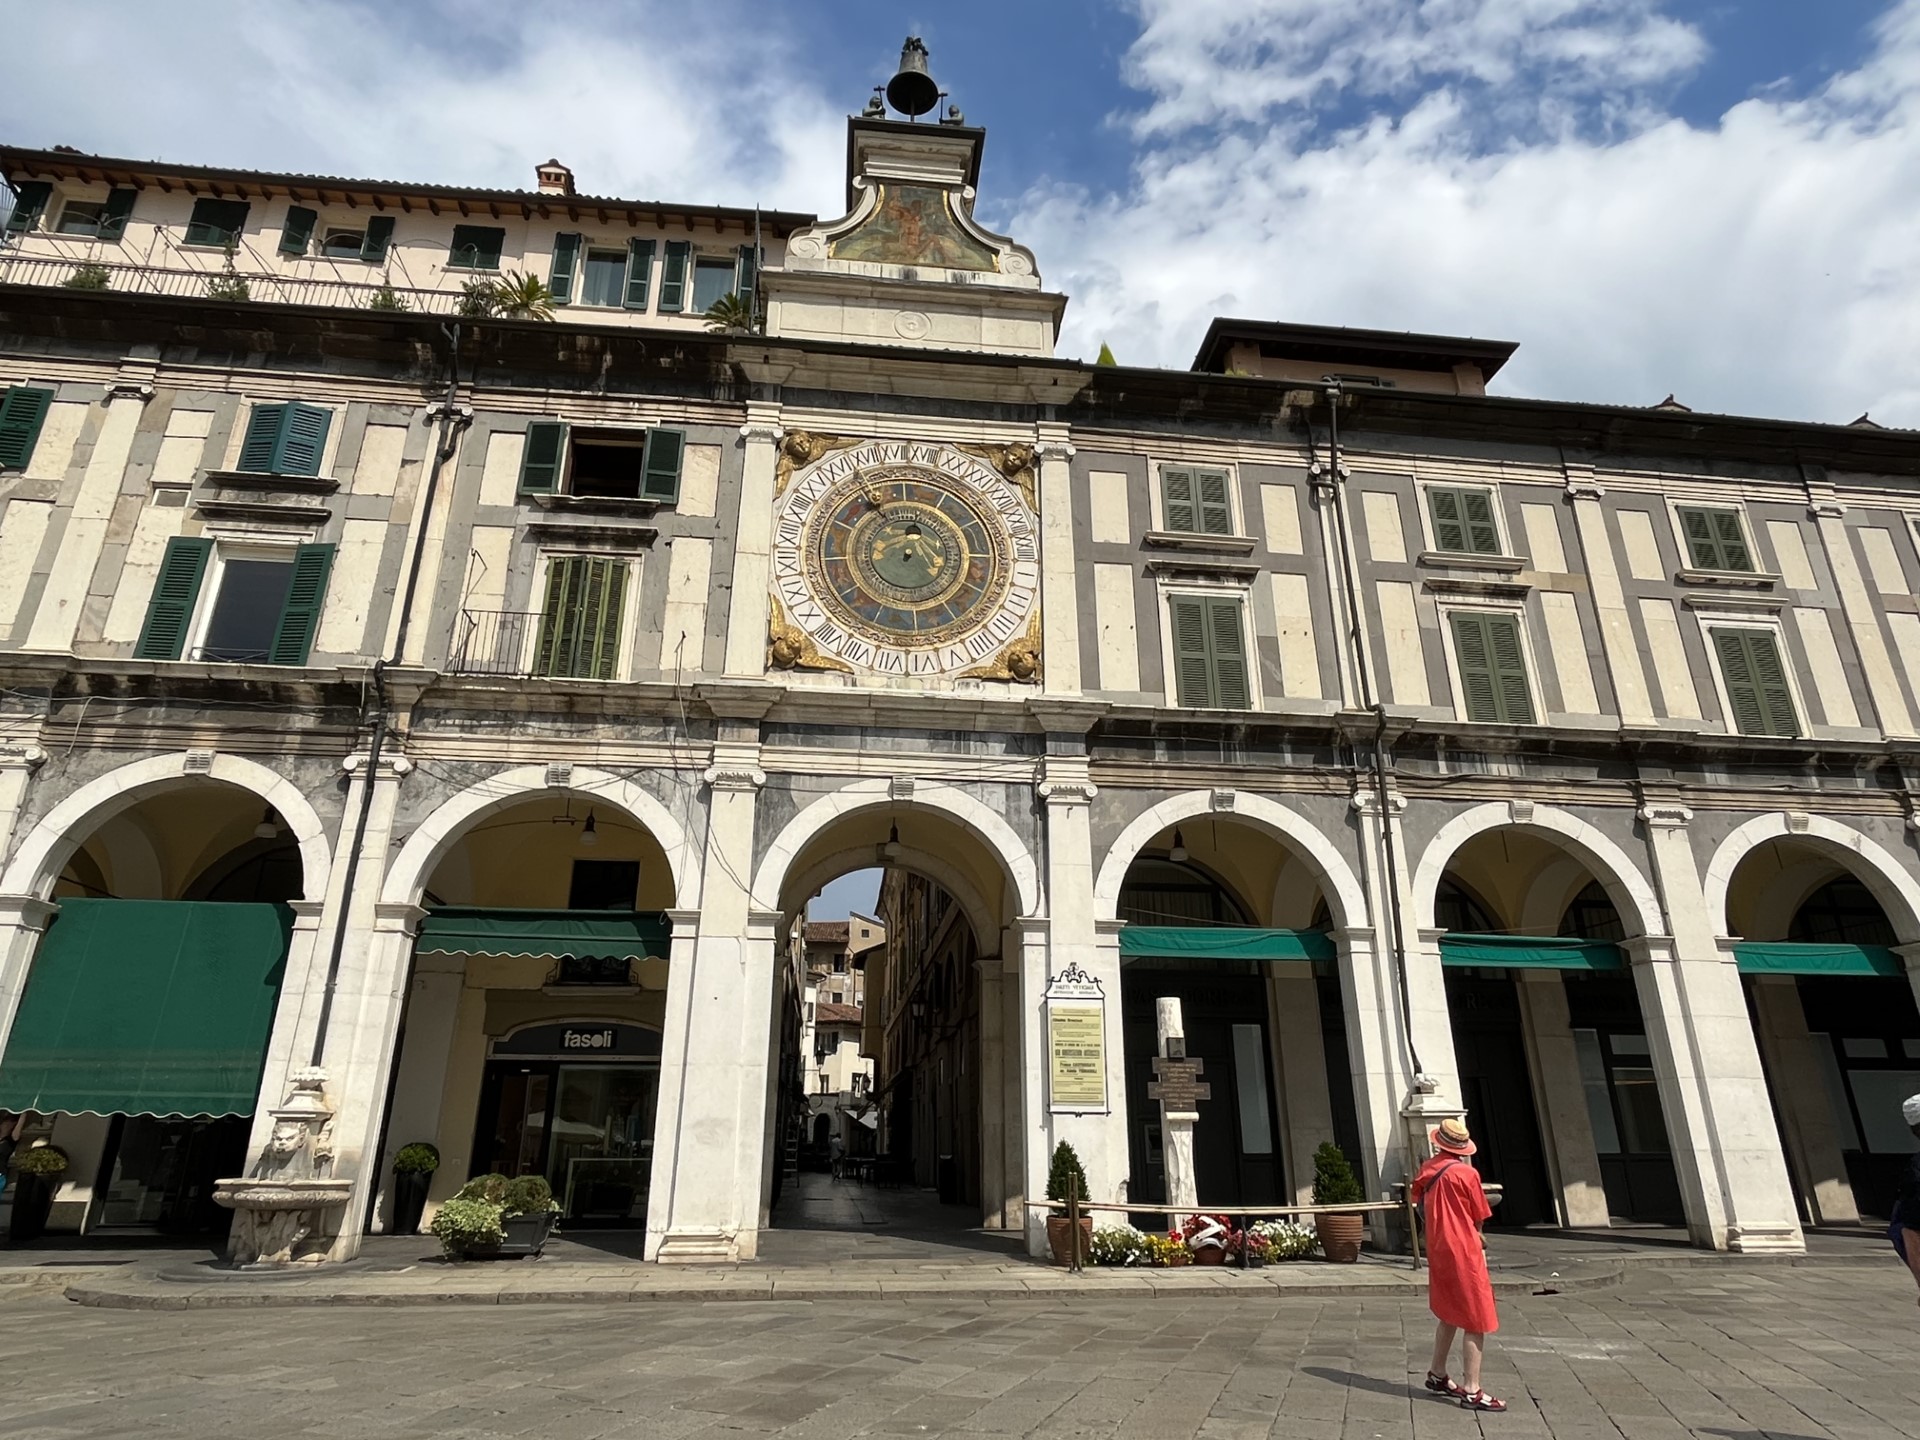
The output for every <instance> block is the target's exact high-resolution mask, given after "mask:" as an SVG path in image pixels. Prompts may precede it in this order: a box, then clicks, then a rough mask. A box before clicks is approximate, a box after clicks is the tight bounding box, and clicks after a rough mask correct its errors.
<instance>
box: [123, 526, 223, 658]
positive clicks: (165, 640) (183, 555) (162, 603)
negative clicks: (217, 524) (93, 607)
mask: <svg viewBox="0 0 1920 1440" xmlns="http://www.w3.org/2000/svg"><path fill="white" fill-rule="evenodd" d="M212 554H213V542H212V541H211V540H205V539H200V538H198V537H187V536H180V535H176V536H174V537H173V538H172V539H171V540H169V541H167V553H166V554H165V555H163V556H162V557H161V559H160V575H159V578H158V579H156V580H155V581H154V583H153V598H152V599H151V600H150V601H148V602H147V623H146V624H144V625H143V626H141V627H140V639H139V641H138V643H136V644H135V645H134V647H133V655H134V658H135V659H136V660H178V659H179V658H180V649H181V647H182V646H183V645H185V644H186V643H187V624H188V622H189V621H191V620H192V619H193V606H194V602H195V601H196V600H198V599H199V598H200V582H201V580H202V579H203V578H205V576H206V573H207V560H208V558H209V557H210V556H211V555H212Z"/></svg>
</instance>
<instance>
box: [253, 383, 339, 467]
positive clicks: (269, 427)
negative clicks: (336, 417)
mask: <svg viewBox="0 0 1920 1440" xmlns="http://www.w3.org/2000/svg"><path fill="white" fill-rule="evenodd" d="M332 425H333V412H332V411H331V410H329V409H327V408H326V407H325V406H323V405H304V404H301V403H300V402H299V401H297V400H296V401H291V402H289V403H287V404H285V405H256V406H254V407H253V409H252V411H251V412H249V414H248V416H247V434H246V439H245V440H243V441H242V442H241V444H240V469H241V470H242V471H244V472H246V473H247V474H251V475H318V474H319V473H320V460H321V457H322V456H324V455H325V454H326V449H327V431H328V430H329V429H330V428H331V427H332Z"/></svg>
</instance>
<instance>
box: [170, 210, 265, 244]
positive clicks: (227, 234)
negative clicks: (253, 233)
mask: <svg viewBox="0 0 1920 1440" xmlns="http://www.w3.org/2000/svg"><path fill="white" fill-rule="evenodd" d="M249 209H251V207H250V206H249V205H248V204H247V202H246V201H244V200H208V199H201V200H196V201H194V202H193V218H192V219H190V220H188V222H187V234H186V243H187V244H189V245H212V246H216V247H219V248H225V247H226V246H228V245H238V244H239V243H240V234H241V232H242V231H244V230H245V229H246V228H247V212H248V211H249Z"/></svg>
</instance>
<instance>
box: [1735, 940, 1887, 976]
mask: <svg viewBox="0 0 1920 1440" xmlns="http://www.w3.org/2000/svg"><path fill="white" fill-rule="evenodd" d="M1733 959H1734V964H1735V965H1736V966H1738V967H1739V970H1740V973H1741V974H1742V975H1892V976H1895V977H1898V976H1901V975H1905V974H1906V973H1907V972H1906V967H1905V966H1903V965H1902V964H1901V963H1900V957H1899V956H1898V955H1896V954H1894V953H1893V951H1891V950H1889V949H1888V948H1887V947H1886V946H1885V945H1794V944H1789V943H1787V942H1785V941H1782V942H1780V943H1777V944H1775V943H1772V942H1760V941H1755V940H1742V941H1741V942H1740V943H1739V944H1737V945H1735V946H1734V947H1733Z"/></svg>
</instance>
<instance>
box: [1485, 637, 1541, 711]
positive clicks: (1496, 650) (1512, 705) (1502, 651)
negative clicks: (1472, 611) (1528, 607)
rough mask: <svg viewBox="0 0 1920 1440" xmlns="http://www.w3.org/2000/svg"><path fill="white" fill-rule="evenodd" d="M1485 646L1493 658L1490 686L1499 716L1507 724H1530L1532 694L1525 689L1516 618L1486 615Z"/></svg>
mask: <svg viewBox="0 0 1920 1440" xmlns="http://www.w3.org/2000/svg"><path fill="white" fill-rule="evenodd" d="M1486 622H1487V648H1488V651H1489V652H1490V654H1491V655H1492V658H1493V688H1494V694H1495V696H1496V697H1497V698H1498V701H1499V705H1500V718H1501V720H1502V721H1504V722H1505V723H1506V724H1508V725H1531V724H1533V695H1532V694H1531V692H1529V690H1528V689H1527V660H1526V652H1525V651H1524V650H1523V649H1522V648H1521V645H1520V620H1519V617H1517V616H1513V615H1489V616H1487V617H1486Z"/></svg>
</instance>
